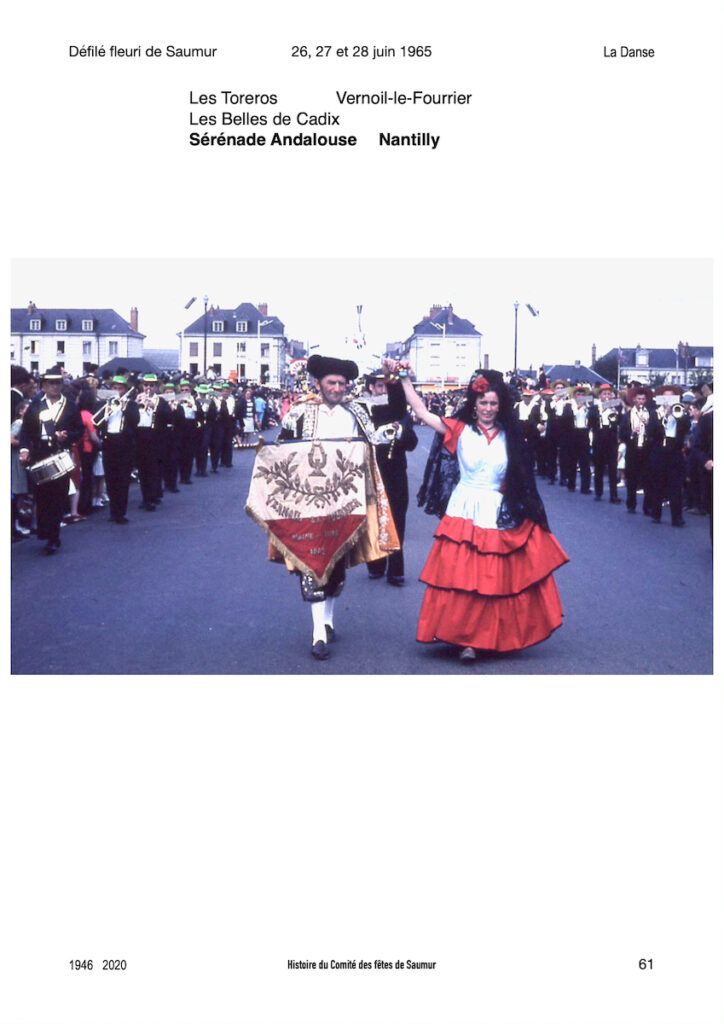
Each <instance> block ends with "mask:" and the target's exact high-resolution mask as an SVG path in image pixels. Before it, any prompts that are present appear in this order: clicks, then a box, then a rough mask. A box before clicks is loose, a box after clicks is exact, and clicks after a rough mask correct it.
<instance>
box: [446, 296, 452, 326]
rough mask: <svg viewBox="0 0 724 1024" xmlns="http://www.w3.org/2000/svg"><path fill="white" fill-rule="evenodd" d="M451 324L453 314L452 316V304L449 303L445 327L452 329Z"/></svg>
mask: <svg viewBox="0 0 724 1024" xmlns="http://www.w3.org/2000/svg"><path fill="white" fill-rule="evenodd" d="M452 323H453V314H452V302H451V303H450V304H449V305H448V307H447V325H448V327H452Z"/></svg>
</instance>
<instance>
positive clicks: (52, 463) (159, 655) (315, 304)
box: [12, 260, 714, 676]
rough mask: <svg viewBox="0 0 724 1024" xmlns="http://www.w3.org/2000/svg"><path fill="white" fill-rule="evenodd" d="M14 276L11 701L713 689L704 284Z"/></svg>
mask: <svg viewBox="0 0 724 1024" xmlns="http://www.w3.org/2000/svg"><path fill="white" fill-rule="evenodd" d="M14 272H15V273H14V277H15V280H14V290H15V291H16V293H17V294H18V301H20V300H19V296H20V295H21V294H22V295H24V294H28V295H31V294H32V295H37V296H38V297H40V296H41V295H44V294H47V293H48V291H49V290H50V293H51V295H52V297H53V298H52V301H51V302H48V303H47V304H46V303H44V304H43V305H42V306H41V305H39V304H36V303H35V302H34V301H29V302H28V304H27V305H26V306H20V305H18V306H14V307H13V309H12V323H13V332H12V346H13V349H12V355H13V358H15V359H16V362H15V363H14V364H13V365H12V373H13V374H14V375H15V377H16V378H17V380H18V382H19V383H18V385H17V386H16V388H15V391H14V392H13V394H14V396H15V397H16V399H17V403H18V409H17V415H15V416H14V427H13V430H14V431H15V432H16V433H17V442H16V451H15V452H14V456H15V462H14V473H15V474H16V477H17V482H16V483H15V484H14V489H13V502H14V507H15V513H16V514H15V518H14V520H13V523H14V526H13V530H14V534H13V540H14V541H15V542H17V543H14V545H13V549H12V555H13V558H12V572H13V582H12V598H13V600H12V613H13V626H12V652H13V671H14V672H18V673H33V674H35V673H39V674H81V675H95V674H97V675H101V676H103V675H109V674H119V673H120V674H123V675H128V674H131V673H144V674H172V675H186V674H188V675H213V674H233V675H257V674H275V673H285V674H286V673H302V674H307V673H311V672H315V673H316V672H330V673H334V674H355V675H357V674H382V675H388V674H395V673H399V674H413V675H416V674H440V673H443V674H444V673H451V672H461V671H464V672H468V673H470V672H473V673H492V674H500V673H503V674H505V673H515V674H518V673H535V674H554V675H560V674H576V675H580V674H582V675H589V674H594V675H602V674H621V673H623V674H662V673H677V674H684V675H696V674H702V673H711V671H712V654H713V632H712V631H713V622H712V585H713V579H712V577H713V573H712V559H713V552H712V529H711V524H712V517H711V505H712V445H713V426H712V424H713V381H714V365H713V346H712V345H711V337H712V324H713V294H712V275H711V265H710V263H709V262H708V261H705V260H700V261H697V260H692V261H679V260H603V261H601V260H578V261H563V260H549V261H544V260H541V261H524V260H523V261H517V260H508V261H492V260H414V261H402V260H336V261H324V260H306V261H301V260H291V261H285V260H278V261H277V260H266V261H263V260H262V261H235V260H218V261H213V260H210V261H189V260H143V261H104V260H97V261H93V262H90V261H88V262H85V261H74V260H71V261H59V262H56V261H32V260H26V261H19V262H18V263H17V264H16V266H15V268H14ZM320 280H322V281H324V282H325V291H324V293H323V294H322V293H320V292H319V290H318V284H317V282H319V281H320ZM238 281H243V282H245V286H244V287H245V290H244V291H240V290H239V285H238V284H237V282H238ZM390 281H394V282H395V283H394V287H393V288H390V285H389V282H390ZM198 284H202V285H203V287H204V289H206V290H207V291H208V294H207V293H206V292H205V293H204V295H203V296H200V295H194V294H193V292H194V291H199V290H200V289H198V287H197V285H198ZM260 296H263V297H264V298H265V300H268V299H270V298H273V300H274V301H273V303H270V302H269V301H264V302H260V301H258V300H259V297H260ZM516 296H519V297H520V299H521V300H522V299H526V298H528V297H529V298H532V299H534V300H535V303H536V304H535V305H534V304H533V303H532V302H530V303H529V302H524V301H519V299H518V298H516ZM435 297H437V298H441V299H444V300H446V301H444V302H438V303H435V302H433V301H430V300H431V298H435ZM453 298H454V300H455V301H454V302H453V301H448V300H451V299H453ZM355 299H359V300H360V301H358V302H355V301H354V300H355ZM120 310H123V311H124V313H126V310H127V311H128V312H127V313H126V315H125V316H124V315H123V313H121V312H120ZM684 338H685V339H687V340H683V339H684ZM328 378H329V380H328ZM488 385H489V388H488ZM486 388H488V389H487V390H486ZM486 395H487V396H488V397H487V405H483V403H484V402H485V401H486ZM479 403H480V407H479ZM61 407H62V411H61V412H58V413H56V412H55V409H56V408H58V409H59V410H60V409H61ZM44 417H45V419H44ZM48 428H50V429H48ZM322 442H323V443H322ZM14 479H15V478H14ZM149 512H154V513H156V514H155V515H153V516H149V515H148V513H149ZM70 526H72V529H66V527H70ZM118 526H123V527H124V529H122V530H119V529H117V527H118ZM654 526H657V527H660V529H652V527H654ZM126 527H127V528H126ZM671 527H678V528H682V527H686V529H677V530H676V532H675V533H672V532H671ZM20 541H23V543H20ZM49 555H54V556H56V557H54V558H53V559H52V560H50V559H48V557H47V556H49ZM118 556H120V557H121V559H122V561H123V563H124V566H125V569H124V571H121V572H118V571H117V568H118V567H117V565H116V561H117V558H118ZM559 570H560V571H559ZM49 587H50V588H52V590H53V592H54V594H55V595H56V597H57V599H58V606H59V611H58V612H57V613H56V614H55V615H54V616H52V618H51V619H50V620H45V621H44V622H43V628H42V630H41V631H39V630H38V622H37V619H36V617H35V615H34V608H35V607H36V606H37V603H38V600H39V595H41V594H43V593H44V592H45V591H47V589H48V588H49ZM80 594H82V595H83V613H82V614H81V615H79V614H78V609H77V605H76V600H75V597H76V595H78V596H79V595H80ZM654 595H655V596H654ZM305 605H306V606H307V607H305ZM280 620H281V621H284V623H285V627H286V628H285V629H284V630H283V631H280V630H279V621H280ZM108 635H110V636H112V637H114V638H115V639H116V640H118V641H120V642H119V643H114V644H111V645H106V644H105V643H104V638H105V637H106V636H108ZM644 637H646V638H647V640H648V642H647V643H645V644H644V643H642V642H641V641H642V638H644ZM181 638H183V643H179V639H181ZM544 641H545V643H544ZM652 641H653V642H652ZM602 647H604V648H605V656H604V657H602V656H601V648H602Z"/></svg>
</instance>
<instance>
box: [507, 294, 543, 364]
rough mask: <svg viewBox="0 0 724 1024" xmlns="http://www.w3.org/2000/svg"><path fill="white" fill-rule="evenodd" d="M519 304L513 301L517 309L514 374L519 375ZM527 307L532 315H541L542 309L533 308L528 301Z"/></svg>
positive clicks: (514, 307)
mask: <svg viewBox="0 0 724 1024" xmlns="http://www.w3.org/2000/svg"><path fill="white" fill-rule="evenodd" d="M518 306H519V303H518V302H517V301H516V302H514V303H513V309H514V310H515V337H514V342H513V376H517V375H518ZM525 308H526V309H527V310H528V312H529V313H530V315H531V316H540V310H539V309H533V307H532V306H531V304H530V303H529V302H526V304H525Z"/></svg>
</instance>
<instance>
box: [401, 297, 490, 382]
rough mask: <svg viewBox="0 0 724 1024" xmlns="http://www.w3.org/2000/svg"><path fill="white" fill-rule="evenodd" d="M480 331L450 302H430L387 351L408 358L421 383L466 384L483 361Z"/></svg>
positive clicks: (416, 377)
mask: <svg viewBox="0 0 724 1024" xmlns="http://www.w3.org/2000/svg"><path fill="white" fill-rule="evenodd" d="M482 337H483V336H482V334H481V332H480V331H477V330H476V329H475V325H474V324H472V323H471V322H470V321H469V320H464V319H463V318H462V317H459V316H457V315H456V314H455V313H453V308H452V306H451V305H450V306H446V307H443V306H432V307H431V308H430V314H429V316H425V317H423V318H422V320H421V321H420V322H419V323H417V324H415V326H414V328H413V333H412V334H411V335H410V337H409V338H408V339H407V340H406V341H404V342H401V343H399V344H397V345H388V346H387V349H388V352H390V353H393V354H395V355H398V356H400V357H402V358H404V359H407V360H409V362H410V365H411V367H412V371H413V373H414V374H415V379H416V381H418V382H419V383H420V384H423V383H427V384H441V385H443V386H449V387H455V386H457V385H460V384H466V383H467V382H468V380H469V379H470V377H471V376H472V375H473V373H474V372H475V371H476V370H477V369H478V368H479V367H480V366H481V365H482V351H481V348H482Z"/></svg>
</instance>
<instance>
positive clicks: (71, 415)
mask: <svg viewBox="0 0 724 1024" xmlns="http://www.w3.org/2000/svg"><path fill="white" fill-rule="evenodd" d="M60 401H62V402H64V406H63V409H62V411H61V413H60V416H59V417H58V419H57V421H53V420H50V421H49V422H48V426H47V430H46V431H45V432H44V431H43V427H42V421H41V419H40V416H41V413H43V412H45V411H46V410H47V409H49V408H52V406H51V405H50V404H49V403H48V402H47V401H46V399H45V395H36V396H35V398H34V399H33V400H32V401H31V403H30V405H29V406H28V408H27V409H26V410H25V415H24V416H23V424H22V427H21V428H20V434H19V441H20V447H21V448H27V449H28V451H29V452H30V463H29V464H30V465H31V466H32V465H33V464H34V463H36V462H40V460H41V459H46V458H47V457H48V456H49V455H54V454H55V453H56V452H58V451H61V450H62V449H68V448H70V447H71V445H73V444H74V443H75V442H76V441H79V440H80V438H81V437H82V435H83V421H82V420H81V418H80V413H79V412H78V409H77V406H76V404H75V402H74V401H73V400H72V399H70V398H66V397H65V396H63V397H61V399H60ZM62 431H66V432H67V434H68V436H67V438H66V439H65V441H58V439H57V438H56V436H55V435H56V434H58V433H60V432H62ZM46 435H47V436H46Z"/></svg>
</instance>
